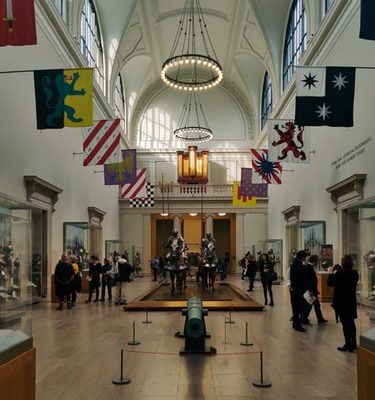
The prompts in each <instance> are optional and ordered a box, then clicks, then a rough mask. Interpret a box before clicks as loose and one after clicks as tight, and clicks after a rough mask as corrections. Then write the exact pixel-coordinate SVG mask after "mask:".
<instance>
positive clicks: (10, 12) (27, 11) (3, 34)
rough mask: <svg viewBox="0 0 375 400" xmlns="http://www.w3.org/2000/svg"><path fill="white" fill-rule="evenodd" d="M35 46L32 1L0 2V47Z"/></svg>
mask: <svg viewBox="0 0 375 400" xmlns="http://www.w3.org/2000/svg"><path fill="white" fill-rule="evenodd" d="M32 44H36V29H35V9H34V0H0V46H26V45H32Z"/></svg>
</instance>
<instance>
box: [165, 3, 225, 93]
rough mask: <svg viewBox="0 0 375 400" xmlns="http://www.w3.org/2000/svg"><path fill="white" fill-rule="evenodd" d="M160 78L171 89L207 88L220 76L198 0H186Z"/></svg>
mask: <svg viewBox="0 0 375 400" xmlns="http://www.w3.org/2000/svg"><path fill="white" fill-rule="evenodd" d="M161 79H162V81H163V82H164V83H165V84H166V85H168V86H170V87H172V88H174V89H179V90H188V91H198V90H206V89H210V88H212V87H215V86H216V85H218V84H219V83H220V82H221V81H222V80H223V70H222V68H221V65H220V64H219V62H218V61H217V56H216V53H215V50H214V48H213V45H212V42H211V39H210V36H209V34H208V30H207V25H206V21H205V19H204V16H203V12H202V8H201V5H200V3H199V0H186V1H185V6H184V10H183V12H182V14H181V17H180V20H179V24H178V27H177V33H176V36H175V39H174V42H173V46H172V50H171V53H170V55H169V58H168V59H167V60H166V61H165V62H164V64H163V66H162V70H161Z"/></svg>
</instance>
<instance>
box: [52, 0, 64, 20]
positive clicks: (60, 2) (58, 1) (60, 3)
mask: <svg viewBox="0 0 375 400" xmlns="http://www.w3.org/2000/svg"><path fill="white" fill-rule="evenodd" d="M53 2H54V4H55V6H56V8H57V11H58V12H59V14H60V15H61V16H62V17H64V12H65V10H64V2H65V1H64V0H53Z"/></svg>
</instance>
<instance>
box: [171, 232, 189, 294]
mask: <svg viewBox="0 0 375 400" xmlns="http://www.w3.org/2000/svg"><path fill="white" fill-rule="evenodd" d="M166 248H167V249H168V250H169V252H168V254H167V255H166V259H167V265H166V269H167V270H168V271H169V275H170V277H171V284H172V289H171V291H172V293H173V292H174V291H175V290H176V287H177V288H178V289H180V290H182V286H183V285H184V287H186V270H187V257H186V254H185V251H186V249H187V247H186V244H185V241H184V239H183V238H182V236H181V235H179V233H178V230H177V229H173V231H172V233H171V235H170V237H169V239H168V241H167V244H166Z"/></svg>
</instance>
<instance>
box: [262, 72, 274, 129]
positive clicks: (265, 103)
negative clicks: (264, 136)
mask: <svg viewBox="0 0 375 400" xmlns="http://www.w3.org/2000/svg"><path fill="white" fill-rule="evenodd" d="M271 111H272V83H271V78H270V76H269V74H268V72H267V71H266V73H265V74H264V80H263V89H262V111H261V128H262V129H263V127H264V125H265V124H266V122H267V118H268V116H269V115H270V113H271Z"/></svg>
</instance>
